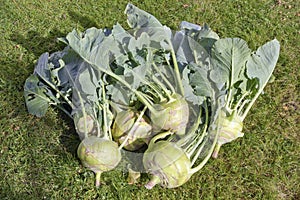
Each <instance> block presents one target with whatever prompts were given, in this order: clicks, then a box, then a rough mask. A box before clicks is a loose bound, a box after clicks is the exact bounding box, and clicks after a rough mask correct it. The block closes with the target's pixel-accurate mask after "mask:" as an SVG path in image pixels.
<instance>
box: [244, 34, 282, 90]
mask: <svg viewBox="0 0 300 200" xmlns="http://www.w3.org/2000/svg"><path fill="white" fill-rule="evenodd" d="M279 50H280V44H279V42H278V41H277V40H276V39H274V40H272V41H270V42H267V43H266V44H264V45H263V46H261V47H259V48H258V49H257V51H256V52H255V53H253V54H252V55H251V57H250V58H249V60H248V62H247V65H246V72H247V76H248V77H249V78H251V79H252V78H258V79H259V88H261V89H262V88H264V87H265V85H266V84H267V82H268V81H269V79H270V77H271V75H272V73H273V70H274V68H275V66H276V62H277V60H278V57H279Z"/></svg>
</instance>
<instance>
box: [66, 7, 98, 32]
mask: <svg viewBox="0 0 300 200" xmlns="http://www.w3.org/2000/svg"><path fill="white" fill-rule="evenodd" d="M68 13H69V15H70V17H71V19H72V21H74V22H75V23H77V24H79V25H80V26H82V27H83V28H85V29H87V28H91V27H98V24H97V22H96V21H95V20H93V19H91V18H90V17H87V16H84V15H82V14H80V13H78V12H75V11H73V10H69V11H68Z"/></svg>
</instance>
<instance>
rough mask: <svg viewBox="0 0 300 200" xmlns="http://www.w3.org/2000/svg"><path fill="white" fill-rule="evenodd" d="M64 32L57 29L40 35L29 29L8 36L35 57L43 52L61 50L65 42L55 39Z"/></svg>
mask: <svg viewBox="0 0 300 200" xmlns="http://www.w3.org/2000/svg"><path fill="white" fill-rule="evenodd" d="M64 35H65V34H63V33H62V32H60V31H59V30H56V29H54V30H52V31H50V32H49V34H48V35H47V36H42V35H41V34H40V33H38V32H36V31H29V32H27V33H26V34H25V36H24V35H22V34H19V33H13V34H11V36H10V40H12V41H14V42H16V43H17V44H18V45H21V46H22V47H23V48H25V49H26V50H27V51H28V52H30V53H33V54H34V55H35V56H36V57H39V56H40V55H41V54H43V53H44V52H50V53H51V52H54V51H59V50H62V49H63V47H64V46H65V44H63V43H60V42H58V41H57V38H59V37H63V36H64Z"/></svg>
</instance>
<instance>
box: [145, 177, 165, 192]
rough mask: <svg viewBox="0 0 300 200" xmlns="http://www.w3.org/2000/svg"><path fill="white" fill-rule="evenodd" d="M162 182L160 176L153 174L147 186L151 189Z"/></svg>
mask: <svg viewBox="0 0 300 200" xmlns="http://www.w3.org/2000/svg"><path fill="white" fill-rule="evenodd" d="M160 182H161V180H160V178H159V177H158V176H155V175H154V176H152V178H151V180H150V181H149V182H148V183H147V184H146V185H145V188H147V189H148V190H151V189H152V188H153V187H154V186H155V185H157V184H159V183H160Z"/></svg>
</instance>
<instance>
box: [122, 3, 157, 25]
mask: <svg viewBox="0 0 300 200" xmlns="http://www.w3.org/2000/svg"><path fill="white" fill-rule="evenodd" d="M125 14H127V23H128V25H129V26H130V28H133V29H140V28H143V27H146V26H148V27H157V26H162V25H161V23H160V22H159V21H158V20H157V19H156V18H155V17H154V16H152V15H151V14H149V13H147V12H145V11H144V10H141V9H139V8H138V7H136V6H134V5H132V4H130V3H129V4H127V6H126V9H125Z"/></svg>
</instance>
